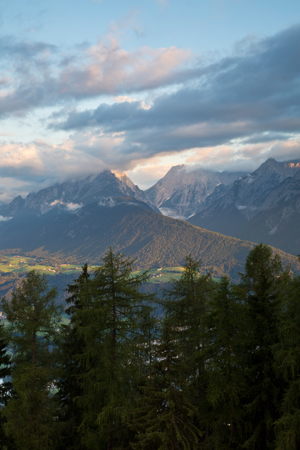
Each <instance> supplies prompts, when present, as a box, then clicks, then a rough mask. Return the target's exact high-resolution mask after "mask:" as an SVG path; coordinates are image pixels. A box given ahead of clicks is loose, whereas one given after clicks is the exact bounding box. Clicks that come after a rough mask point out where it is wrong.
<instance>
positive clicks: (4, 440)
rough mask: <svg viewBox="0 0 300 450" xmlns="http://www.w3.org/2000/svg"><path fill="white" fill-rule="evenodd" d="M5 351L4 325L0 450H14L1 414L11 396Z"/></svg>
mask: <svg viewBox="0 0 300 450" xmlns="http://www.w3.org/2000/svg"><path fill="white" fill-rule="evenodd" d="M7 350H8V342H7V340H6V337H5V331H4V325H3V324H0V379H1V380H2V384H0V449H1V450H4V449H7V450H15V448H16V447H15V444H14V442H13V440H12V439H10V438H9V437H8V436H6V434H5V432H4V424H5V423H6V420H5V417H4V416H3V414H2V409H3V407H4V406H5V405H6V404H7V401H8V400H9V398H10V397H11V396H12V395H13V392H12V385H11V382H10V373H11V358H10V355H9V354H8V351H7Z"/></svg>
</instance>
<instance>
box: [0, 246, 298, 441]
mask: <svg viewBox="0 0 300 450" xmlns="http://www.w3.org/2000/svg"><path fill="white" fill-rule="evenodd" d="M149 276H150V275H149V273H148V272H147V271H145V272H143V273H136V272H134V260H133V259H131V258H130V257H127V256H125V255H124V254H122V253H118V252H115V251H114V249H113V248H109V249H108V250H107V252H106V254H105V256H104V258H103V264H102V266H101V267H99V268H97V269H96V270H95V271H94V272H93V273H91V272H90V270H89V267H88V265H87V264H85V265H84V266H83V267H82V271H81V272H80V273H79V276H78V278H77V279H76V280H74V282H73V283H72V284H70V285H68V287H67V290H68V294H69V297H68V299H67V303H68V305H67V306H68V307H67V309H66V311H67V313H68V314H69V317H70V321H69V322H68V323H67V324H66V323H62V321H61V314H62V312H64V311H63V308H62V306H57V302H56V301H55V300H56V297H57V291H56V289H55V288H50V287H49V285H48V281H47V277H46V276H45V275H41V274H40V273H38V272H37V271H35V270H32V271H30V272H28V274H27V277H26V278H25V279H24V280H23V281H22V282H21V284H20V285H19V287H17V288H16V289H15V290H14V292H13V294H12V298H11V299H10V300H8V299H6V298H3V299H2V301H1V307H0V309H1V310H2V312H3V314H5V315H6V316H7V320H8V324H7V325H6V326H4V325H3V324H1V325H0V378H1V379H3V380H4V382H3V383H2V384H1V385H0V403H1V409H0V449H2V450H42V449H43V450H84V449H87V450H94V449H95V450H96V449H97V450H99V449H100V450H102V449H103V450H125V449H126V450H127V449H128V450H129V449H132V450H195V449H203V450H229V449H232V450H238V449H246V450H247V449H248V450H267V449H270V450H297V449H299V448H300V408H299V404H300V376H299V374H300V277H299V276H296V275H295V274H293V272H292V271H291V269H290V268H289V267H284V266H283V264H282V261H281V259H280V256H278V255H274V254H273V252H272V250H271V248H270V247H268V246H267V245H264V244H259V245H257V246H256V247H255V248H253V249H252V250H251V251H250V252H249V254H248V256H247V258H246V262H245V266H244V270H243V272H242V273H241V274H240V281H239V282H238V283H233V282H232V281H231V280H230V279H229V278H228V277H225V276H224V277H222V278H221V279H220V280H218V281H216V280H214V279H213V277H212V274H211V273H210V272H209V271H208V272H207V273H203V272H202V270H201V262H200V261H199V260H195V259H193V258H192V256H191V255H189V256H187V257H186V258H185V264H184V270H183V271H182V274H181V276H180V277H179V278H177V279H173V280H171V282H170V283H169V285H168V287H167V288H166V289H164V290H163V291H162V292H160V295H159V296H155V295H154V294H151V293H149V292H148V291H147V289H145V286H146V285H147V282H148V280H149Z"/></svg>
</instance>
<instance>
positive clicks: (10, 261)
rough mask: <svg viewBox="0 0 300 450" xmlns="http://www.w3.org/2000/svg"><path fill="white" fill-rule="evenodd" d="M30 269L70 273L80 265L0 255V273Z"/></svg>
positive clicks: (47, 272) (24, 271) (51, 272)
mask: <svg viewBox="0 0 300 450" xmlns="http://www.w3.org/2000/svg"><path fill="white" fill-rule="evenodd" d="M97 267H98V266H90V269H91V270H95V269H96V268H97ZM30 270H37V271H38V272H41V273H45V274H46V275H57V274H72V273H76V272H79V273H80V272H81V266H80V265H78V264H77V265H76V264H60V263H57V264H56V265H53V266H52V265H49V264H47V265H46V264H45V263H44V260H43V258H30V257H28V256H19V255H17V256H15V255H13V256H10V255H5V256H3V255H1V256H0V273H2V274H9V273H20V274H22V273H24V274H25V273H27V272H29V271H30Z"/></svg>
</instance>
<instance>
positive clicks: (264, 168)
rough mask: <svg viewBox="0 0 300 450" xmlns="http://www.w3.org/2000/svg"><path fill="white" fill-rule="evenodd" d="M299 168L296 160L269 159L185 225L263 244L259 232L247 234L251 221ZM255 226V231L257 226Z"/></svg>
mask: <svg viewBox="0 0 300 450" xmlns="http://www.w3.org/2000/svg"><path fill="white" fill-rule="evenodd" d="M299 168H300V163H299V161H294V162H287V163H280V162H277V161H275V160H274V159H269V160H267V161H266V162H265V163H264V164H262V165H261V166H260V167H259V168H258V169H257V170H255V171H254V172H252V173H251V174H249V175H247V176H244V177H243V178H241V179H240V180H236V181H235V182H234V183H233V185H232V187H231V188H230V189H229V190H228V191H227V192H226V193H225V194H224V195H223V196H222V197H220V198H218V199H217V200H215V201H213V202H212V203H211V204H210V205H209V206H208V207H207V208H206V209H204V210H202V211H200V212H199V213H197V214H196V215H195V216H193V217H191V218H190V219H188V222H189V223H192V224H193V225H196V226H200V227H202V228H205V229H208V230H211V231H216V232H219V233H224V234H226V235H228V236H235V237H243V239H249V240H252V239H254V238H255V239H254V240H255V242H261V241H263V242H265V241H264V239H263V233H262V234H261V235H260V234H259V232H257V233H256V234H251V233H250V234H248V232H247V230H248V231H251V229H252V226H253V225H251V224H254V223H255V220H254V219H253V218H254V217H256V216H257V217H258V215H259V214H260V212H261V211H263V210H266V209H267V205H268V204H269V206H268V208H269V209H270V208H271V207H272V205H271V203H272V198H273V200H274V198H275V197H276V196H277V194H274V195H275V197H272V192H273V190H274V192H275V193H276V192H277V191H276V188H277V187H278V191H279V192H280V191H281V190H282V187H280V188H279V185H280V184H281V183H282V182H283V181H284V180H286V179H287V178H289V177H291V176H294V175H295V174H297V172H299ZM267 199H269V200H267ZM268 202H269V203H268ZM270 202H271V203H270ZM284 202H285V200H284V199H283V198H282V203H284ZM266 214H267V213H266ZM265 220H266V219H265ZM256 227H257V229H258V228H259V224H258V223H257V225H256ZM243 230H244V231H243ZM268 231H270V230H268Z"/></svg>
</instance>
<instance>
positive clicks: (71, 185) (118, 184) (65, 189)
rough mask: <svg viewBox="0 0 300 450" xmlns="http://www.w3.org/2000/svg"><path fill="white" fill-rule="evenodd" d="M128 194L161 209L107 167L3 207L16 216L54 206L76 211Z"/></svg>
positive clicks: (8, 213) (42, 211)
mask: <svg viewBox="0 0 300 450" xmlns="http://www.w3.org/2000/svg"><path fill="white" fill-rule="evenodd" d="M124 196H125V197H134V198H136V199H137V200H139V201H142V202H145V203H147V204H148V205H149V206H150V207H151V208H152V209H154V210H155V211H157V208H156V207H155V206H154V205H153V204H152V203H151V201H150V200H149V199H148V198H147V196H146V194H145V193H144V192H143V191H141V190H140V189H139V188H138V186H136V185H134V184H133V183H132V181H131V180H130V179H129V178H128V177H127V175H125V174H121V175H120V176H116V175H115V174H114V173H112V172H111V171H110V170H105V171H103V172H101V173H99V174H97V175H90V176H88V177H86V178H83V179H73V180H68V181H65V182H63V183H56V184H54V185H53V186H50V187H48V188H45V189H42V190H40V191H38V192H31V193H30V194H28V196H27V197H26V199H25V200H24V199H22V197H20V196H19V197H17V198H16V199H14V200H13V201H12V202H11V203H10V204H9V205H8V206H7V207H6V208H5V209H4V210H3V215H15V214H17V213H19V212H20V211H23V212H24V211H27V212H34V213H37V214H44V213H46V212H48V211H49V210H51V209H53V208H54V207H55V208H58V207H61V208H65V209H67V210H74V209H76V208H79V207H81V206H84V205H87V204H89V203H92V202H97V201H100V200H103V199H105V198H111V197H124Z"/></svg>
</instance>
